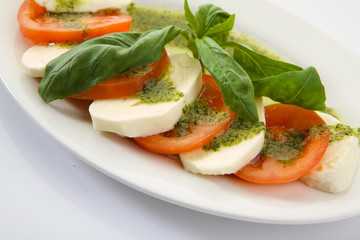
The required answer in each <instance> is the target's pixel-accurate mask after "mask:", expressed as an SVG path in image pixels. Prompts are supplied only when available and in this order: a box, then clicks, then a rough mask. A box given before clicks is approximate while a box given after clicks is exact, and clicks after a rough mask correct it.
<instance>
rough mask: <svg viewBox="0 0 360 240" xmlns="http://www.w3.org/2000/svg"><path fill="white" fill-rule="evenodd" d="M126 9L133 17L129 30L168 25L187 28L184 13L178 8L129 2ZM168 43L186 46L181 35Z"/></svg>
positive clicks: (140, 30)
mask: <svg viewBox="0 0 360 240" xmlns="http://www.w3.org/2000/svg"><path fill="white" fill-rule="evenodd" d="M126 11H127V12H128V14H130V15H131V16H132V17H133V21H132V23H131V29H130V31H134V32H145V31H147V30H150V29H153V28H158V27H167V26H169V25H174V26H176V27H179V28H182V29H187V30H188V29H189V28H188V27H187V24H186V21H185V18H184V13H183V12H182V11H180V10H169V9H162V8H155V7H145V6H139V5H136V4H134V3H131V4H129V5H128V7H127V8H126ZM170 44H174V45H177V46H180V47H186V41H185V40H184V39H183V38H182V37H181V36H178V37H176V38H175V39H174V40H173V41H172V42H171V43H170Z"/></svg>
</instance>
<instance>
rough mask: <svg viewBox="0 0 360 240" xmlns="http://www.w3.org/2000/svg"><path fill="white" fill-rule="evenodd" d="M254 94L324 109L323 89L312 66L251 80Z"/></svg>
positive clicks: (286, 102) (306, 106)
mask: <svg viewBox="0 0 360 240" xmlns="http://www.w3.org/2000/svg"><path fill="white" fill-rule="evenodd" d="M253 84H254V88H255V95H256V96H258V97H260V96H266V97H269V98H271V99H272V100H274V101H277V102H281V103H285V104H292V105H297V106H300V107H303V108H307V109H311V110H323V109H325V107H326V106H325V100H326V96H325V89H324V86H323V85H322V83H321V81H320V77H319V74H318V73H317V71H316V69H315V68H314V67H308V68H306V69H304V70H302V71H289V72H284V73H281V74H279V75H276V76H270V77H266V78H262V79H258V80H254V81H253Z"/></svg>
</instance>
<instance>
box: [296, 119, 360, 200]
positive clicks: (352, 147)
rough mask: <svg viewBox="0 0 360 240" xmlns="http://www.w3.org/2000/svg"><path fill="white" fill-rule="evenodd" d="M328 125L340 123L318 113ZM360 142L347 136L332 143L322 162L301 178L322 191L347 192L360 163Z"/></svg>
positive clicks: (353, 137)
mask: <svg viewBox="0 0 360 240" xmlns="http://www.w3.org/2000/svg"><path fill="white" fill-rule="evenodd" d="M318 114H319V115H320V116H321V117H322V118H323V119H324V121H325V122H326V124H327V125H335V124H337V123H340V122H339V121H338V120H337V119H336V118H334V117H332V116H331V115H329V114H326V113H320V112H319V113H318ZM359 156H360V151H359V140H358V138H357V137H355V136H345V137H344V138H343V139H341V140H340V141H334V142H331V143H330V144H329V146H328V148H327V150H326V152H325V154H324V156H323V158H322V159H321V161H320V162H319V163H318V164H317V165H316V166H315V168H314V169H312V170H311V171H310V172H309V173H308V174H306V175H305V176H303V177H301V178H300V181H302V182H303V183H305V184H306V185H308V186H310V187H312V188H316V189H318V190H321V191H325V192H330V193H339V192H343V191H345V190H347V189H348V188H349V187H350V186H351V183H352V181H353V178H354V176H355V173H356V171H357V167H358V162H359Z"/></svg>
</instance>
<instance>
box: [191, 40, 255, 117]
mask: <svg viewBox="0 0 360 240" xmlns="http://www.w3.org/2000/svg"><path fill="white" fill-rule="evenodd" d="M195 43H196V46H197V49H198V52H199V56H200V59H201V61H202V64H203V65H204V66H205V68H206V69H207V70H208V71H209V72H210V73H211V75H212V76H213V77H214V79H215V81H216V82H217V83H218V84H219V86H220V91H221V93H222V96H223V99H224V102H225V104H226V105H227V107H228V108H229V109H231V110H232V111H234V112H235V113H237V114H238V115H239V116H240V117H241V118H243V119H245V120H249V121H258V119H259V117H258V114H257V109H256V104H255V96H254V88H253V85H252V82H251V80H250V78H249V76H248V75H247V73H246V72H245V71H244V69H243V68H242V67H241V66H240V65H239V64H238V63H237V62H236V61H235V60H234V59H233V58H232V57H231V56H230V55H229V54H228V53H227V52H226V51H225V50H224V49H223V48H222V47H220V46H219V45H218V44H217V43H216V42H215V41H214V40H212V39H211V38H209V37H206V36H205V37H204V38H202V39H198V38H197V39H195Z"/></svg>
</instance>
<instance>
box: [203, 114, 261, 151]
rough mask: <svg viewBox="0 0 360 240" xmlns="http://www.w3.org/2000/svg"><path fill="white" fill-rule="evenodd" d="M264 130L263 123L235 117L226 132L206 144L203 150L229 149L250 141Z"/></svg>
mask: <svg viewBox="0 0 360 240" xmlns="http://www.w3.org/2000/svg"><path fill="white" fill-rule="evenodd" d="M264 130H265V125H264V123H263V122H250V121H245V120H242V119H241V118H239V117H237V118H235V119H234V121H233V122H232V123H231V125H230V126H229V128H228V129H227V130H226V131H224V132H223V133H222V134H220V135H219V136H217V137H215V138H214V139H213V140H212V141H211V142H210V143H208V144H206V145H205V146H204V147H203V149H204V150H207V151H209V150H211V151H219V150H220V149H221V148H222V147H231V146H234V145H237V144H240V143H241V142H242V141H245V140H248V139H251V138H252V137H254V136H256V135H257V134H259V133H260V132H261V131H264Z"/></svg>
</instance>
